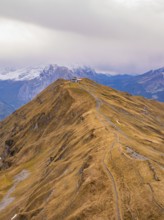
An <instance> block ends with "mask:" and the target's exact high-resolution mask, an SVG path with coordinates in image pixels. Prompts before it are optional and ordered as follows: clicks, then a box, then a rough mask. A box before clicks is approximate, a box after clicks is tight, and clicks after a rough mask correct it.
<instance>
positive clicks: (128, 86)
mask: <svg viewBox="0 0 164 220" xmlns="http://www.w3.org/2000/svg"><path fill="white" fill-rule="evenodd" d="M163 72H164V70H163V68H161V69H158V70H153V71H149V72H147V73H145V74H142V75H138V76H130V75H116V76H112V75H106V74H100V73H97V72H96V71H95V70H93V69H91V68H89V67H77V68H68V67H64V66H58V65H56V64H54V65H47V66H44V65H42V66H40V67H34V69H32V68H31V67H28V68H25V69H20V70H18V71H16V73H15V72H13V71H12V72H9V73H8V72H7V74H8V76H9V78H10V77H11V76H12V77H16V78H15V79H14V78H13V80H9V78H6V80H0V94H1V99H3V100H4V101H5V102H6V103H7V104H8V105H9V106H10V105H11V106H13V108H14V109H17V108H19V107H21V106H22V105H24V104H26V103H27V102H29V101H30V100H32V99H33V98H34V97H35V96H36V95H37V94H38V93H39V92H41V91H42V90H43V89H45V88H46V87H47V86H48V85H50V84H51V83H52V82H54V81H56V80H57V79H58V78H64V79H71V78H73V77H74V76H76V77H81V78H85V77H86V78H90V79H91V80H94V81H96V82H98V83H101V84H104V85H107V86H110V87H112V88H115V89H117V90H120V91H126V92H129V93H130V94H133V95H141V96H145V97H146V98H149V99H155V100H158V101H164V77H163ZM32 73H34V74H32ZM12 74H13V75H12ZM19 74H20V75H19ZM1 76H3V77H4V76H5V75H1ZM0 111H1V110H0ZM7 112H8V111H7ZM10 113H12V110H11V111H10V112H8V114H10ZM1 115H2V114H1ZM5 116H6V114H5V115H2V116H1V118H0V119H3V118H4V117H5Z"/></svg>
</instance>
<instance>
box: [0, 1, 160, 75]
mask: <svg viewBox="0 0 164 220" xmlns="http://www.w3.org/2000/svg"><path fill="white" fill-rule="evenodd" d="M163 23H164V2H163V1H162V0H142V1H141V0H28V1H27V0H24V1H21V0H13V1H9V0H1V1H0V30H1V31H0V48H1V50H0V65H1V66H3V65H6V66H10V65H22V66H26V65H38V64H41V63H43V64H45V63H46V64H47V63H56V64H59V65H66V66H68V65H69V66H70V65H77V64H78V65H79V66H82V65H86V66H91V67H92V68H94V69H96V70H99V71H101V72H108V73H109V72H112V73H128V74H136V73H144V72H147V71H149V70H150V69H158V68H161V67H163V66H164V65H163V60H164V41H163V39H164V30H163Z"/></svg>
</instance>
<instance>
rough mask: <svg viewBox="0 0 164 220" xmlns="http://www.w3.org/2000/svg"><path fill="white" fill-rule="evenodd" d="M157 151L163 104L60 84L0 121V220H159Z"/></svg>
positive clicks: (161, 166)
mask: <svg viewBox="0 0 164 220" xmlns="http://www.w3.org/2000/svg"><path fill="white" fill-rule="evenodd" d="M163 146H164V104H163V103H159V102H156V101H151V100H147V99H144V98H142V97H134V96H130V95H129V94H127V93H121V92H118V91H116V90H113V89H111V88H108V87H105V86H101V85H98V84H96V83H94V82H93V81H90V80H88V79H83V80H82V81H81V82H80V84H78V83H71V82H69V81H65V80H58V81H56V82H55V83H53V84H52V85H50V86H49V87H48V88H47V89H46V90H44V91H43V92H42V93H41V94H40V95H38V96H37V97H36V98H35V99H34V100H33V101H32V102H30V103H28V104H27V105H25V106H23V107H22V108H21V109H19V110H18V111H16V112H15V113H13V114H12V115H11V116H9V117H8V118H7V119H6V120H4V121H2V122H0V156H1V159H0V169H1V171H0V219H2V220H8V219H15V220H18V219H19V220H28V219H30V220H31V219H32V220H34V219H35V220H44V219H45V220H64V219H67V220H75V219H76V220H80V219H86V220H108V219H111V220H114V219H116V220H123V219H134V220H135V219H136V220H146V219H149V220H158V219H161V220H162V219H164V215H163V211H164V190H163V185H164V160H163V158H164V149H163ZM26 174H28V175H26ZM22 175H23V176H22ZM6 198H7V199H8V200H6ZM11 198H12V199H11ZM9 201H10V202H9Z"/></svg>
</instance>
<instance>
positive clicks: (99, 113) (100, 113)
mask: <svg viewBox="0 0 164 220" xmlns="http://www.w3.org/2000/svg"><path fill="white" fill-rule="evenodd" d="M81 88H82V89H84V90H85V91H86V92H87V93H89V94H90V95H91V96H92V97H93V98H94V99H95V101H96V111H97V113H98V115H97V118H98V120H99V121H100V122H101V124H103V126H104V127H106V126H105V123H104V122H103V121H102V120H101V118H100V117H99V115H102V116H103V118H105V121H107V122H108V123H109V124H110V126H112V127H113V128H115V129H116V131H118V132H119V129H117V126H116V125H115V124H114V123H113V122H112V121H111V120H110V119H109V118H108V117H107V116H106V115H104V114H103V113H102V112H100V108H101V106H102V104H103V102H102V101H101V100H100V99H99V98H97V97H96V96H95V95H94V94H93V93H92V92H91V91H89V90H88V89H86V88H84V87H81ZM117 142H118V143H119V136H118V134H116V141H115V142H114V143H113V144H112V145H111V146H110V149H109V152H110V153H111V151H112V149H113V148H114V145H115V144H116V143H117ZM107 154H108V152H105V154H104V158H103V160H102V165H103V168H104V170H105V172H106V174H107V176H108V178H109V179H110V181H111V183H112V187H113V193H114V200H115V210H116V219H117V220H121V219H122V217H121V212H120V207H119V195H118V190H117V185H116V181H115V179H114V176H113V175H112V173H111V171H110V170H109V168H108V166H107V164H106V163H105V158H106V155H107Z"/></svg>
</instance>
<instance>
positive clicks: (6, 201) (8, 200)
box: [0, 170, 30, 211]
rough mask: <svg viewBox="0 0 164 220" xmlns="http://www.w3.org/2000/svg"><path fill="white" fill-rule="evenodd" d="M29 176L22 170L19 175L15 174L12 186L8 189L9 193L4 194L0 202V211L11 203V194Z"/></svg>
mask: <svg viewBox="0 0 164 220" xmlns="http://www.w3.org/2000/svg"><path fill="white" fill-rule="evenodd" d="M29 175H30V173H29V171H28V170H22V171H21V172H20V173H19V174H17V175H16V176H15V177H14V185H13V186H12V187H11V188H10V189H9V191H8V192H7V193H6V195H5V196H4V198H3V199H2V201H1V202H0V211H2V210H3V209H5V208H6V207H7V206H8V205H10V203H12V202H13V201H14V200H15V198H14V197H12V196H11V194H12V193H13V192H14V190H15V188H16V186H17V185H18V184H19V183H20V182H22V181H23V180H25V179H26V178H27V177H28V176H29Z"/></svg>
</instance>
